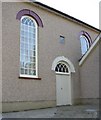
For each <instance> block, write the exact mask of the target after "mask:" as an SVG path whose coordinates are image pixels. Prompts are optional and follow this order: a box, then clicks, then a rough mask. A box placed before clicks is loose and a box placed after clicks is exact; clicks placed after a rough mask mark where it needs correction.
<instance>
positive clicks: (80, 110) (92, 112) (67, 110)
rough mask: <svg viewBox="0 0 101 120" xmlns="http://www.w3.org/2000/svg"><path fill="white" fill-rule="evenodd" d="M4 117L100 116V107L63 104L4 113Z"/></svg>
mask: <svg viewBox="0 0 101 120" xmlns="http://www.w3.org/2000/svg"><path fill="white" fill-rule="evenodd" d="M2 118H98V107H97V106H96V105H95V106H94V105H78V106H62V107H55V108H47V109H39V110H30V111H22V112H12V113H3V114H2Z"/></svg>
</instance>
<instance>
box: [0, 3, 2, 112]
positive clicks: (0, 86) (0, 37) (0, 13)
mask: <svg viewBox="0 0 101 120" xmlns="http://www.w3.org/2000/svg"><path fill="white" fill-rule="evenodd" d="M0 18H1V19H0V113H1V112H2V104H1V103H2V3H1V2H0Z"/></svg>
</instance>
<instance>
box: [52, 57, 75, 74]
mask: <svg viewBox="0 0 101 120" xmlns="http://www.w3.org/2000/svg"><path fill="white" fill-rule="evenodd" d="M59 66H62V67H63V66H64V68H65V70H66V69H67V68H68V70H66V71H67V72H69V73H74V72H75V68H74V65H73V63H72V62H71V61H70V60H69V59H68V58H66V57H64V56H59V57H57V58H55V60H54V61H53V63H52V70H53V71H57V69H58V67H59Z"/></svg>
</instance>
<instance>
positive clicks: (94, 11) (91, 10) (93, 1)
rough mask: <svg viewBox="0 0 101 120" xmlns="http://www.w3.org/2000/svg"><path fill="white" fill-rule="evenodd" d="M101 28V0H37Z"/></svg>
mask: <svg viewBox="0 0 101 120" xmlns="http://www.w3.org/2000/svg"><path fill="white" fill-rule="evenodd" d="M36 1H39V2H41V3H44V4H46V5H48V6H50V7H53V8H55V9H57V10H60V11H62V12H64V13H66V14H68V15H70V16H73V17H75V18H77V19H79V20H81V21H83V22H86V23H88V24H90V25H92V26H94V27H96V28H99V2H100V1H101V0H36Z"/></svg>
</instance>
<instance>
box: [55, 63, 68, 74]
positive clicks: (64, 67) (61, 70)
mask: <svg viewBox="0 0 101 120" xmlns="http://www.w3.org/2000/svg"><path fill="white" fill-rule="evenodd" d="M55 72H58V73H69V70H68V66H67V64H66V63H64V62H59V63H58V64H57V66H56V68H55Z"/></svg>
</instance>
